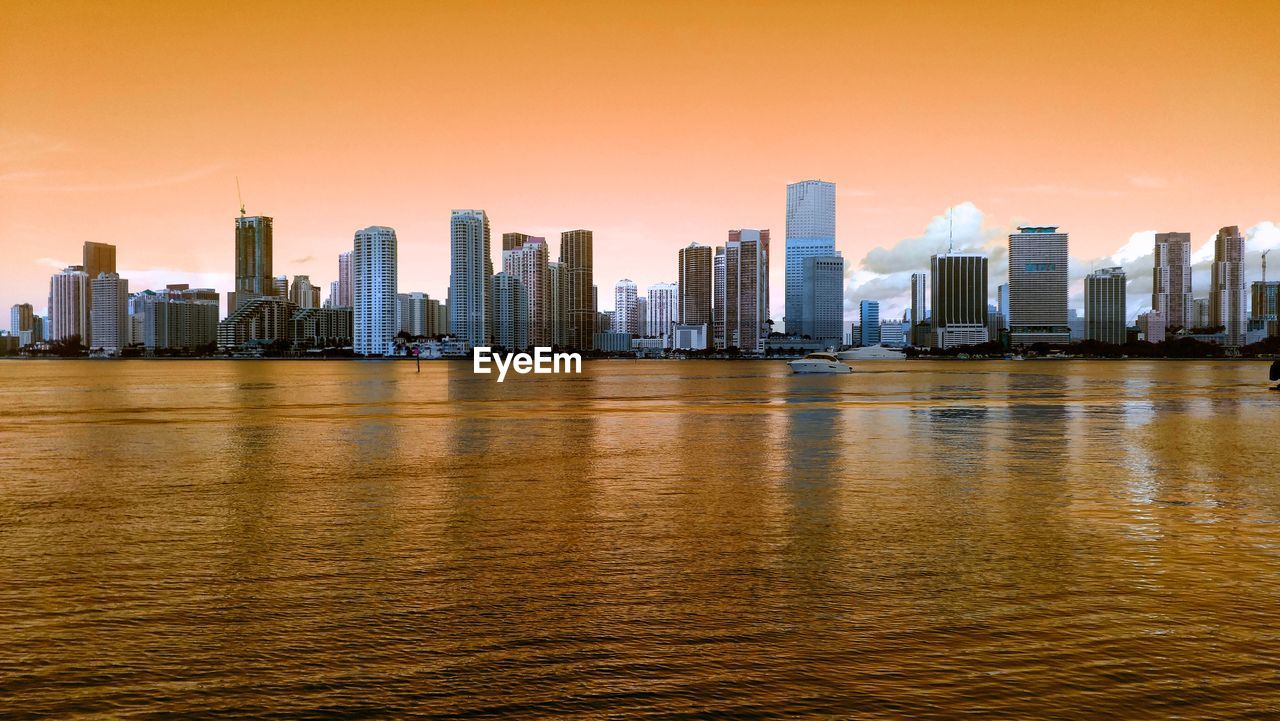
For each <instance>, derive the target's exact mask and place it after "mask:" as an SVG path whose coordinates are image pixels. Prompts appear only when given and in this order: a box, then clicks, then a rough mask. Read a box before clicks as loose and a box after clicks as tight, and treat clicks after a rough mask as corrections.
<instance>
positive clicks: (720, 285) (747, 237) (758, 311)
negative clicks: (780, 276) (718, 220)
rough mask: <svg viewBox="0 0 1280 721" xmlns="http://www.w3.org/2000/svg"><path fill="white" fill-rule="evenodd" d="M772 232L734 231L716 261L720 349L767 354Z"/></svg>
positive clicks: (718, 249)
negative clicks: (769, 252)
mask: <svg viewBox="0 0 1280 721" xmlns="http://www.w3.org/2000/svg"><path fill="white" fill-rule="evenodd" d="M768 247H769V231H768V230H755V229H753V228H743V229H741V230H730V231H729V239H728V241H727V242H726V243H725V245H724V247H722V248H717V249H716V256H715V258H714V260H713V261H712V266H713V272H714V275H715V289H714V296H715V299H714V304H713V305H714V309H713V312H714V315H715V320H714V327H715V333H716V335H715V344H716V347H717V348H738V349H740V350H741V351H742V352H744V353H762V352H764V339H765V338H767V337H768V336H769V325H768V321H769V308H768V298H769V290H768V288H769V278H768V275H767V273H768V268H769V263H768V257H769V256H768Z"/></svg>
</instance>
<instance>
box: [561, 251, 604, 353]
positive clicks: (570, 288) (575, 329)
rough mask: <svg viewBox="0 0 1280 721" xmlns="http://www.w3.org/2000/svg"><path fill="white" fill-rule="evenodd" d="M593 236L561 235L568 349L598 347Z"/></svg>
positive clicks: (566, 342) (566, 343)
mask: <svg viewBox="0 0 1280 721" xmlns="http://www.w3.org/2000/svg"><path fill="white" fill-rule="evenodd" d="M592 257H593V256H592V233H591V231H589V230H582V229H578V230H567V231H565V232H563V233H561V234H560V265H561V268H562V272H563V274H564V276H563V277H564V286H565V287H564V290H565V294H566V297H565V319H564V320H565V323H566V324H567V328H566V331H565V345H567V346H568V347H569V348H572V349H574V350H591V349H592V348H594V347H595V327H596V302H595V301H596V298H595V285H594V276H593V261H592Z"/></svg>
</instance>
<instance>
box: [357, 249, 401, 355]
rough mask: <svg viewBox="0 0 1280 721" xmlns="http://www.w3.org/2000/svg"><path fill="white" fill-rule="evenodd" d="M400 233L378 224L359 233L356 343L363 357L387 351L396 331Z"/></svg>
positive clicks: (358, 352) (358, 351)
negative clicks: (397, 240)
mask: <svg viewBox="0 0 1280 721" xmlns="http://www.w3.org/2000/svg"><path fill="white" fill-rule="evenodd" d="M397 262H398V249H397V242H396V231H395V230H393V229H391V228H388V227H386V226H382V225H374V226H370V227H368V228H364V229H362V230H357V231H356V234H355V247H354V248H353V249H352V256H351V266H352V268H351V270H352V281H353V284H354V288H353V290H352V302H353V303H354V305H353V306H352V324H353V328H352V334H353V335H352V343H351V347H352V350H354V351H355V352H356V353H357V354H359V355H382V354H384V353H386V352H387V348H388V347H389V346H390V345H391V342H392V339H394V338H395V336H396V333H397V332H398V329H397V328H396V292H397V283H398V281H399V278H398V271H397Z"/></svg>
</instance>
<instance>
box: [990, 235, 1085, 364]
mask: <svg viewBox="0 0 1280 721" xmlns="http://www.w3.org/2000/svg"><path fill="white" fill-rule="evenodd" d="M1067 244H1068V236H1067V234H1066V233H1059V232H1058V228H1057V227H1055V226H1022V227H1019V228H1018V232H1017V233H1010V234H1009V344H1010V345H1012V346H1014V347H1017V346H1025V345H1031V344H1033V343H1049V344H1050V345H1067V344H1069V343H1071V326H1070V325H1069V324H1068V323H1067V293H1068V285H1069V281H1068V267H1067V263H1068V260H1067V255H1068V252H1067ZM986 304H987V302H986V300H985V298H984V300H983V302H982V305H983V307H984V308H985V307H986Z"/></svg>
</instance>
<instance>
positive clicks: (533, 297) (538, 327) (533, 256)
mask: <svg viewBox="0 0 1280 721" xmlns="http://www.w3.org/2000/svg"><path fill="white" fill-rule="evenodd" d="M513 236H514V237H513ZM516 241H519V242H516ZM508 245H510V246H511V247H509V248H508V247H507V246H508ZM502 246H503V248H504V250H503V251H502V272H504V273H506V274H508V275H510V276H513V277H515V278H518V279H519V280H520V283H521V285H522V286H523V287H524V293H525V295H526V301H527V302H526V303H525V305H526V308H527V312H528V313H529V318H528V320H527V321H526V325H527V327H528V343H529V345H532V346H549V345H552V344H553V343H555V339H554V338H553V337H552V328H551V323H552V318H553V316H554V313H555V311H554V310H553V308H552V305H553V298H552V294H551V293H552V287H551V286H552V282H551V273H550V267H549V265H550V255H551V254H550V252H549V251H548V250H547V240H546V238H539V237H536V236H532V235H525V234H523V233H503V234H502Z"/></svg>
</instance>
